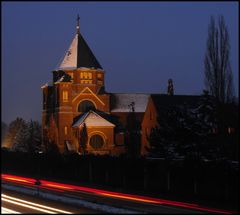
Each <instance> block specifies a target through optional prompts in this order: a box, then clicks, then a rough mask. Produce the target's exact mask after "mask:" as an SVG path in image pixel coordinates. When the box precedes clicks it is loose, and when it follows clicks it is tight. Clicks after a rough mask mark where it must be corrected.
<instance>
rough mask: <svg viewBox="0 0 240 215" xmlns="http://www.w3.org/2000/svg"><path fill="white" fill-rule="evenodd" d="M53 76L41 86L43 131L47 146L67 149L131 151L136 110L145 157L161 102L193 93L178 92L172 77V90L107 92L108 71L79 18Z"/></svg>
mask: <svg viewBox="0 0 240 215" xmlns="http://www.w3.org/2000/svg"><path fill="white" fill-rule="evenodd" d="M52 75H53V81H52V82H51V83H46V84H45V85H44V86H42V87H41V88H42V92H43V111H42V134H43V141H44V143H45V145H46V146H47V147H51V146H53V145H54V146H55V147H57V148H58V149H59V151H60V152H61V153H65V152H77V153H79V154H86V153H87V154H88V153H90V154H99V155H103V154H109V155H114V156H118V155H120V154H123V153H126V150H127V141H129V133H130V132H131V129H132V127H130V125H131V124H133V122H132V121H133V120H131V117H129V116H130V115H131V113H133V112H134V119H135V123H136V124H138V125H139V127H138V131H137V134H138V135H139V136H140V138H139V142H140V143H139V144H140V146H139V151H140V153H141V155H145V154H146V153H147V152H146V146H148V138H147V136H149V134H150V131H151V129H152V128H153V127H154V126H156V125H157V121H156V119H157V116H158V111H157V110H158V107H159V105H160V106H161V105H168V104H174V103H178V104H183V103H184V102H185V101H187V100H189V98H188V97H189V96H177V95H173V83H172V80H171V79H169V83H168V93H167V94H142V93H109V92H107V91H106V90H105V71H104V69H103V68H102V66H101V64H100V63H99V62H98V60H97V59H96V57H95V56H94V54H93V52H92V51H91V49H90V48H89V46H88V44H87V43H86V41H85V39H84V38H83V36H82V35H81V32H80V25H79V17H78V19H77V28H76V34H75V36H74V38H73V40H72V43H71V45H70V47H69V49H68V50H67V51H66V54H65V56H64V58H63V60H62V62H61V63H60V65H59V66H58V68H57V69H56V70H54V71H52ZM190 97H191V96H190ZM190 100H192V99H190ZM130 142H131V144H132V142H134V141H130ZM134 144H135V143H134ZM136 144H137V143H136Z"/></svg>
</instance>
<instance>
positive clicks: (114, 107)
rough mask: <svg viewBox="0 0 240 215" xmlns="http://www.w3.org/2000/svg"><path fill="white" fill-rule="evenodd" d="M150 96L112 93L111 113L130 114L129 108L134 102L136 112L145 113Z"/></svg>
mask: <svg viewBox="0 0 240 215" xmlns="http://www.w3.org/2000/svg"><path fill="white" fill-rule="evenodd" d="M149 96H150V94H142V93H112V94H111V112H129V111H130V109H129V106H128V105H130V104H131V103H132V102H134V104H135V105H134V108H135V112H145V110H146V107H147V103H148V98H149Z"/></svg>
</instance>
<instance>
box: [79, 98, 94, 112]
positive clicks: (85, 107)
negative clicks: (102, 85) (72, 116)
mask: <svg viewBox="0 0 240 215" xmlns="http://www.w3.org/2000/svg"><path fill="white" fill-rule="evenodd" d="M89 110H96V108H95V106H94V104H93V103H92V102H91V101H88V100H85V101H82V102H81V103H80V104H79V106H78V112H87V111H89Z"/></svg>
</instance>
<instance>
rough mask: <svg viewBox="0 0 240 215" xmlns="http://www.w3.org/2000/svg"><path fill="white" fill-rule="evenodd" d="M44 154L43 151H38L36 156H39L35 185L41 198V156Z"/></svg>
mask: <svg viewBox="0 0 240 215" xmlns="http://www.w3.org/2000/svg"><path fill="white" fill-rule="evenodd" d="M42 153H43V152H42V151H36V154H37V177H36V182H35V185H37V194H38V196H39V186H40V185H41V182H40V155H41V154H42Z"/></svg>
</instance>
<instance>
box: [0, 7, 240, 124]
mask: <svg viewBox="0 0 240 215" xmlns="http://www.w3.org/2000/svg"><path fill="white" fill-rule="evenodd" d="M77 14H79V15H80V31H81V34H82V35H83V37H84V38H85V40H86V41H87V43H88V45H89V46H90V48H91V50H92V51H93V52H94V54H95V56H96V58H97V59H98V61H99V62H100V64H101V66H102V67H103V69H104V70H105V71H106V79H105V85H106V90H107V91H108V92H115V93H117V92H123V93H124V92H129V93H134V92H138V93H166V88H167V80H168V79H169V78H172V79H173V82H174V89H175V94H186V95H190V94H192V95H199V94H201V92H202V90H203V88H204V75H203V74H204V73H203V71H204V64H203V60H204V54H205V50H206V39H207V30H208V24H209V20H210V16H211V15H215V16H217V15H220V14H221V15H223V16H224V18H225V22H226V24H227V26H228V30H229V34H230V44H231V53H230V55H231V65H232V69H233V75H234V85H235V92H236V93H238V79H239V77H238V70H239V69H238V66H239V65H238V55H239V50H238V46H239V44H238V37H239V35H238V34H239V31H238V25H239V21H238V3H237V2H219V3H218V2H179V3H176V2H168V3H167V2H81V3H80V2H31V3H29V2H5V3H2V74H1V75H2V121H4V122H6V123H10V122H11V121H12V120H14V119H16V117H22V118H24V119H25V120H30V119H31V118H32V119H33V120H39V121H40V122H41V110H42V91H41V86H42V85H44V84H45V83H46V82H49V81H51V80H52V73H51V71H52V70H54V69H55V68H56V66H57V65H58V64H59V63H60V60H61V59H62V58H63V56H64V54H65V52H66V51H67V49H68V47H69V45H70V42H71V41H72V39H73V37H74V35H75V33H76V17H77ZM237 96H238V94H237Z"/></svg>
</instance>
